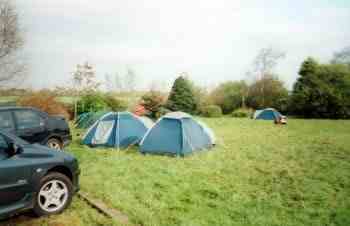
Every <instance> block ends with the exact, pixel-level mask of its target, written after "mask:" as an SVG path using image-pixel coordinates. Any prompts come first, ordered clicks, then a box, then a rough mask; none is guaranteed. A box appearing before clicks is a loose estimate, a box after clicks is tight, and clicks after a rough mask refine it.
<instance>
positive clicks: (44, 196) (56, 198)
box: [0, 131, 80, 219]
mask: <svg viewBox="0 0 350 226" xmlns="http://www.w3.org/2000/svg"><path fill="white" fill-rule="evenodd" d="M79 173H80V170H79V166H78V162H77V160H76V159H75V158H74V157H73V156H72V155H70V154H68V153H65V152H60V151H56V150H54V149H50V148H48V147H46V146H42V145H38V144H29V143H27V142H26V141H24V140H22V139H20V138H18V137H15V136H14V135H11V134H9V133H6V132H3V131H0V219H3V218H6V217H8V216H10V215H12V214H16V213H18V212H20V211H22V210H27V209H32V210H34V213H36V214H37V215H38V216H42V215H49V214H57V213H61V212H62V211H63V210H64V209H66V208H67V207H68V206H69V204H70V203H71V201H72V196H73V195H74V194H75V193H76V192H77V191H78V189H79V184H78V181H79V180H78V179H79Z"/></svg>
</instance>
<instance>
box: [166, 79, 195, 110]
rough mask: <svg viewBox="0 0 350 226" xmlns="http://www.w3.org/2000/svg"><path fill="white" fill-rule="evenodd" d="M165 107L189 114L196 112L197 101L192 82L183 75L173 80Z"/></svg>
mask: <svg viewBox="0 0 350 226" xmlns="http://www.w3.org/2000/svg"><path fill="white" fill-rule="evenodd" d="M166 107H167V108H168V109H170V110H172V111H183V112H187V113H190V114H195V113H196V112H197V107H198V103H197V101H196V98H195V95H194V91H193V87H192V84H191V82H190V81H189V80H188V79H187V78H185V77H184V76H180V77H178V78H177V79H176V80H175V82H174V85H173V87H172V89H171V92H170V95H169V98H168V101H167V103H166Z"/></svg>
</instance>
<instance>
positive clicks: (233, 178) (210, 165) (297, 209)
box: [0, 118, 350, 226]
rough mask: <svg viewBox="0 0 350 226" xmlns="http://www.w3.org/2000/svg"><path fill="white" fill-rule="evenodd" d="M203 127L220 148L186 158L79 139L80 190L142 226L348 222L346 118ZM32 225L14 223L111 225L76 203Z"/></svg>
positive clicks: (349, 132)
mask: <svg viewBox="0 0 350 226" xmlns="http://www.w3.org/2000/svg"><path fill="white" fill-rule="evenodd" d="M203 121H205V122H206V123H207V124H208V125H209V126H210V127H212V128H213V129H214V131H215V132H216V135H217V137H218V143H219V144H218V146H217V147H216V148H215V149H213V150H212V151H208V152H203V153H200V154H196V155H192V156H189V157H186V158H172V157H166V156H152V155H146V156H145V155H141V154H139V153H138V152H137V150H136V149H131V150H128V151H120V152H118V151H116V150H112V149H110V150H106V149H105V150H103V149H99V150H98V151H95V150H92V149H89V148H86V147H83V146H81V145H79V144H78V140H76V141H75V143H74V144H72V146H71V147H70V150H71V152H72V153H73V154H74V155H75V156H77V157H78V158H79V160H80V163H81V169H82V175H81V188H82V190H83V191H85V192H87V193H88V194H90V195H91V196H92V197H94V198H98V199H101V200H103V201H104V202H105V203H106V204H107V205H109V206H110V207H114V208H117V209H120V210H121V211H122V212H124V213H125V214H127V215H128V216H129V217H130V219H131V221H132V222H133V223H137V224H140V225H149V226H151V225H152V226H153V225H186V226H190V225H193V226H197V225H198V226H199V225H201V226H202V225H252V226H253V225H254V226H269V225H271V226H272V225H276V226H277V225H286V226H288V225H290V226H298V225H305V226H313V225H315V226H316V225H328V226H348V225H350V217H349V216H350V121H328V120H296V119H294V120H289V124H288V125H287V126H276V125H274V124H273V123H272V122H265V121H253V120H249V119H232V118H222V119H203ZM15 220H17V219H15ZM57 221H58V222H59V223H58V224H56V223H55V222H57ZM15 222H16V221H15ZM34 222H35V223H33V224H13V225H55V226H56V225H68V224H66V223H67V222H69V225H73V224H72V223H71V222H74V225H110V224H111V222H110V221H108V220H107V219H106V218H104V217H102V216H101V215H99V214H98V213H96V212H95V211H94V210H92V209H91V208H90V207H88V206H86V205H85V204H84V203H82V202H81V201H80V200H78V199H75V201H74V204H73V206H72V207H71V208H70V209H69V210H68V211H66V212H65V213H64V214H63V215H61V216H54V217H51V218H46V219H39V220H34ZM22 223H23V222H22ZM0 224H1V223H0Z"/></svg>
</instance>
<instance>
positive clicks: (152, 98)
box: [141, 90, 166, 118]
mask: <svg viewBox="0 0 350 226" xmlns="http://www.w3.org/2000/svg"><path fill="white" fill-rule="evenodd" d="M165 99H166V98H165V96H164V95H163V94H162V93H161V92H157V91H154V90H151V91H149V92H147V93H145V94H144V95H143V96H142V97H141V105H142V106H143V107H144V108H145V109H146V110H147V111H148V112H149V116H150V117H151V118H157V116H158V113H159V112H160V111H161V109H162V108H163V106H164V104H165Z"/></svg>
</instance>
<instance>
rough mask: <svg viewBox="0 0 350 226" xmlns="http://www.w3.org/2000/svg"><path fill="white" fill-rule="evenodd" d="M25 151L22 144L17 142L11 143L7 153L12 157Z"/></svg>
mask: <svg viewBox="0 0 350 226" xmlns="http://www.w3.org/2000/svg"><path fill="white" fill-rule="evenodd" d="M22 152H23V148H22V147H21V146H20V145H17V144H15V143H9V147H8V149H7V154H8V155H9V156H10V157H12V156H15V155H19V154H21V153H22Z"/></svg>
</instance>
